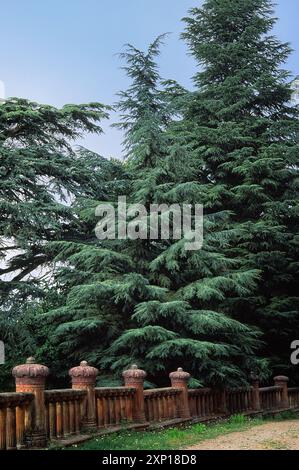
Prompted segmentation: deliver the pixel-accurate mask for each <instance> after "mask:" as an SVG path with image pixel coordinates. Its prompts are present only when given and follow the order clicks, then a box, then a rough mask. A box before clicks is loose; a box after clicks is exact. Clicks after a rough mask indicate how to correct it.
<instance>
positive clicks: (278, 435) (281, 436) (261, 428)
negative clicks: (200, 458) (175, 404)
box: [188, 420, 299, 450]
mask: <svg viewBox="0 0 299 470" xmlns="http://www.w3.org/2000/svg"><path fill="white" fill-rule="evenodd" d="M188 450H299V420H294V421H281V422H273V423H267V424H262V425H258V426H255V427H253V428H251V429H248V430H246V431H241V432H234V433H231V434H227V435H225V436H218V437H216V438H215V439H209V440H206V441H202V442H200V444H198V445H195V446H192V447H189V448H188Z"/></svg>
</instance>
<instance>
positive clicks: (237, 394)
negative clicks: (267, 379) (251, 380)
mask: <svg viewBox="0 0 299 470" xmlns="http://www.w3.org/2000/svg"><path fill="white" fill-rule="evenodd" d="M226 397H227V398H226V400H227V410H228V412H229V413H230V414H234V413H242V412H244V413H245V412H248V411H251V410H253V409H254V398H253V387H239V388H235V389H228V390H227V391H226Z"/></svg>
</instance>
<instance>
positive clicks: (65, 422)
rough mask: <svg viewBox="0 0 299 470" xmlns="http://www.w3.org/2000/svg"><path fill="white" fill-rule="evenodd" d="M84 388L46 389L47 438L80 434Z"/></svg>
mask: <svg viewBox="0 0 299 470" xmlns="http://www.w3.org/2000/svg"><path fill="white" fill-rule="evenodd" d="M85 396H86V392H85V391H84V390H72V389H65V390H46V391H45V406H46V434H47V437H48V438H49V439H61V438H66V437H68V436H70V435H72V434H80V432H81V429H82V403H83V400H84V398H85Z"/></svg>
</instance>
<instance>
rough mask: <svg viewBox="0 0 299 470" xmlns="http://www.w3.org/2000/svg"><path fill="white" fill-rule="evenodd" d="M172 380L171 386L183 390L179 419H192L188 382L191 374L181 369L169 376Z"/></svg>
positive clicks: (180, 398)
mask: <svg viewBox="0 0 299 470" xmlns="http://www.w3.org/2000/svg"><path fill="white" fill-rule="evenodd" d="M169 377H170V380H171V386H172V387H173V388H179V389H181V390H182V392H181V395H180V397H179V404H180V406H179V417H180V418H190V408H189V396H188V382H189V379H190V374H189V373H188V372H184V370H183V369H182V368H181V367H179V368H178V370H177V371H176V372H171V373H170V374H169Z"/></svg>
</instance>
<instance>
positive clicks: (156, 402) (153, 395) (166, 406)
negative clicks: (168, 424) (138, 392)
mask: <svg viewBox="0 0 299 470" xmlns="http://www.w3.org/2000/svg"><path fill="white" fill-rule="evenodd" d="M180 397H181V390H179V389H174V388H171V387H169V388H156V389H151V390H145V392H144V401H145V417H146V420H147V421H149V422H151V421H154V422H158V421H166V420H167V421H169V420H171V419H176V418H178V417H179V416H178V415H179V400H180Z"/></svg>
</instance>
